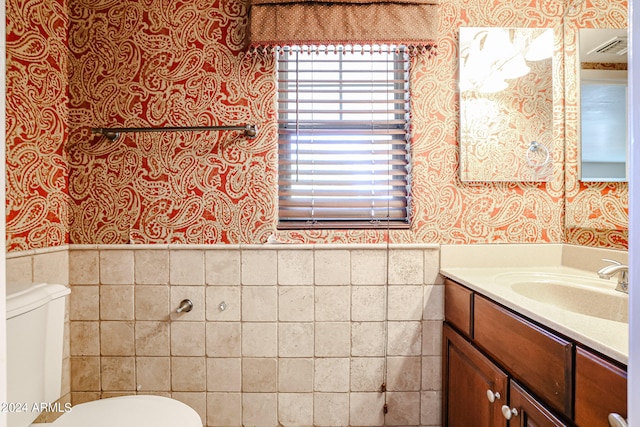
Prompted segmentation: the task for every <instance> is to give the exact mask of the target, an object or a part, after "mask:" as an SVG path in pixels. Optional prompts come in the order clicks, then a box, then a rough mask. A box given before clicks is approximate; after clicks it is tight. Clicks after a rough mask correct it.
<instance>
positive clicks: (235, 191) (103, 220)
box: [7, 0, 626, 251]
mask: <svg viewBox="0 0 640 427" xmlns="http://www.w3.org/2000/svg"><path fill="white" fill-rule="evenodd" d="M63 1H65V0H59V3H58V2H55V1H53V0H46V1H43V2H37V3H32V2H26V1H19V0H9V1H8V2H7V5H8V11H7V67H8V68H7V82H8V87H7V95H8V96H7V98H8V100H7V116H8V119H7V174H8V188H7V213H8V218H7V221H8V222H7V248H8V250H10V251H11V250H25V249H31V248H38V247H46V246H55V245H60V244H64V243H75V244H90V243H102V244H109V243H135V244H142V243H206V244H209V243H259V242H264V241H266V239H267V237H268V236H269V235H270V234H271V233H272V232H274V231H275V225H276V222H277V188H276V168H277V149H276V103H275V101H276V84H275V72H274V71H275V70H274V61H273V58H271V57H261V56H257V55H251V56H249V55H246V54H245V44H246V29H247V1H246V0H231V1H223V0H218V1H211V0H207V1H203V0H186V1H182V2H175V1H169V0H91V1H89V0H66V3H63ZM561 3H562V2H559V1H556V0H549V1H543V2H538V1H528V2H524V3H523V2H519V3H518V4H514V3H512V2H502V1H498V0H473V1H471V0H453V1H444V2H441V5H440V10H441V16H440V36H439V39H438V55H437V56H436V57H435V58H431V59H428V58H426V57H424V58H422V57H418V58H414V59H413V63H412V75H411V85H412V126H413V129H412V130H413V140H412V174H413V179H412V195H413V199H412V204H413V212H412V218H413V220H412V227H411V229H410V230H392V231H391V235H390V236H387V233H386V231H377V230H351V231H337V230H315V231H300V232H294V231H287V232H280V233H278V234H279V236H280V237H281V238H282V239H289V240H291V241H296V242H358V243H368V242H382V241H385V240H386V239H390V240H391V241H393V242H401V243H409V242H416V243H422V242H435V243H487V242H488V243H492V242H496V243H516V242H562V241H565V239H566V237H565V219H567V220H569V219H570V221H567V222H568V224H569V225H571V229H570V232H568V234H567V236H568V241H570V242H586V243H587V244H590V245H598V246H616V247H624V246H625V245H626V219H625V217H624V214H625V213H626V199H625V198H624V194H625V192H626V185H624V184H617V185H614V186H611V185H606V184H601V185H599V184H593V185H590V186H589V187H586V186H583V185H581V184H579V183H578V181H577V179H576V176H575V175H576V173H575V172H574V171H573V164H571V163H568V165H567V168H566V173H565V168H564V167H563V165H564V161H565V139H564V138H565V136H564V135H565V126H564V123H565V121H564V113H565V111H564V80H565V79H564V72H565V70H564V67H563V63H564V62H563V58H564V55H563V49H562V47H563V42H562V40H563V32H565V33H566V31H564V29H563V23H562V14H563V11H564V6H563V5H562V4H561ZM601 3H603V2H600V3H597V4H593V5H592V3H591V1H590V0H587V1H586V2H585V5H588V6H589V7H591V6H593V8H595V9H596V12H594V13H595V14H596V15H597V16H598V17H597V18H596V17H594V18H592V21H590V22H594V23H597V22H600V21H599V20H601V19H604V21H603V22H608V21H607V19H611V20H614V21H616V22H618V23H622V21H621V20H620V19H618V17H620V16H622V15H624V16H626V1H624V2H604V3H606V4H601ZM601 15H603V16H607V17H608V16H609V15H612V17H611V18H599V17H600V16H601ZM624 16H623V17H624ZM460 26H511V27H540V28H542V27H550V28H553V29H554V33H555V40H556V54H555V57H554V61H555V62H554V73H555V74H554V86H555V87H554V138H553V139H554V140H553V147H554V150H553V158H554V173H553V177H552V178H551V180H550V182H548V183H537V184H534V183H478V184H466V183H464V184H463V183H461V182H460V180H459V178H458V174H459V171H458V164H459V162H458V160H459V154H458V132H459V107H458V103H459V101H458V90H457V77H458V76H457V73H458V71H457V70H458V41H457V38H458V29H459V27H460ZM67 55H68V57H67ZM568 83H569V84H570V82H568ZM574 109H575V107H574ZM568 112H569V113H570V114H571V112H572V111H571V110H570V109H569V110H568ZM244 124H256V125H257V126H258V128H259V134H258V137H257V138H255V139H246V138H245V137H244V135H243V134H242V132H234V131H225V132H178V133H138V134H123V135H122V136H121V137H120V139H119V140H118V141H115V142H111V141H109V140H108V139H106V138H105V137H103V136H100V135H93V134H91V128H92V127H109V126H118V127H119V126H126V127H160V126H205V125H244ZM567 127H568V128H569V126H567ZM567 142H568V144H574V145H575V141H573V140H570V139H567ZM566 153H567V154H566V156H567V160H568V161H571V162H574V163H575V149H574V148H572V147H567V150H566ZM594 188H595V189H596V190H593V189H594ZM590 191H600V193H601V194H602V195H603V196H604V195H611V197H603V198H602V201H598V200H597V199H596V200H595V201H594V199H593V198H589V203H584V204H582V202H581V201H580V196H581V195H582V193H583V192H590ZM565 192H566V193H567V195H568V196H569V197H567V198H566V201H567V203H568V205H567V208H570V209H567V210H566V211H565ZM618 196H620V197H618ZM593 203H595V207H596V208H597V209H599V211H600V212H602V218H601V219H600V218H599V219H598V220H599V222H594V221H591V220H586V221H583V218H582V217H583V216H584V213H585V212H587V211H588V212H590V215H591V216H594V213H593V212H595V211H593V209H594V205H593ZM569 215H571V217H569ZM585 233H586V234H585Z"/></svg>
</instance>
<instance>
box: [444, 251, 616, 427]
mask: <svg viewBox="0 0 640 427" xmlns="http://www.w3.org/2000/svg"><path fill="white" fill-rule="evenodd" d="M565 249H566V248H565ZM499 250H504V248H501V249H499ZM559 250H560V252H562V251H563V248H560V249H559ZM457 255H463V256H462V257H461V258H459V259H464V260H466V261H467V264H469V262H471V263H474V262H475V263H477V265H475V266H474V265H472V266H471V268H468V267H459V266H456V265H454V264H455V262H453V263H449V262H448V261H447V260H446V250H445V251H443V257H445V258H443V261H442V264H443V265H444V268H442V269H441V274H442V275H443V276H444V277H445V279H444V287H445V298H444V300H445V323H444V326H443V355H442V356H443V371H442V373H443V426H448V427H457V426H464V427H469V426H492V427H498V426H503V427H506V426H507V425H509V426H516V425H517V426H540V427H542V426H571V427H575V426H577V427H600V426H602V427H609V426H610V425H611V426H615V427H618V426H624V425H625V424H624V419H626V416H627V390H626V386H627V374H626V364H627V356H628V347H627V343H626V341H627V339H628V318H627V316H628V311H627V310H628V309H627V305H626V299H627V297H626V294H625V295H623V294H621V293H617V291H615V290H614V288H615V281H613V282H612V283H609V281H606V280H599V279H597V276H596V278H593V279H592V278H591V277H590V276H589V275H588V274H586V273H585V272H584V271H581V270H579V269H574V268H572V267H568V266H566V265H561V262H560V260H558V263H557V264H555V265H554V261H553V260H552V259H549V260H548V261H549V262H548V263H547V262H544V261H540V260H539V259H538V265H536V266H531V265H524V264H522V263H523V261H517V260H516V259H513V260H512V263H510V262H509V260H508V258H510V257H513V255H505V259H502V261H503V262H504V261H505V260H506V264H507V265H509V264H511V265H512V266H513V265H515V267H508V268H505V267H503V266H499V265H492V264H491V263H490V262H489V263H483V262H482V260H479V259H478V257H474V256H469V255H470V254H459V253H458V254H457ZM480 258H481V257H480ZM490 258H492V259H494V260H495V259H500V257H497V258H493V257H490ZM516 258H518V257H517V255H516ZM518 259H520V260H522V259H527V258H526V257H521V258H518ZM559 259H563V260H566V257H563V256H562V255H561V256H560V257H559ZM469 260H472V261H469ZM518 262H520V263H521V264H522V265H518ZM545 264H547V265H545ZM487 266H488V267H487ZM563 281H566V282H563ZM529 290H532V291H531V292H529ZM565 290H566V291H567V293H564V294H563V292H564V291H565ZM527 292H529V293H527ZM555 299H558V301H556V300H555ZM598 307H601V308H602V310H601V311H598ZM591 310H594V311H592V312H591ZM610 414H614V415H611V417H617V418H618V419H619V420H620V421H622V422H623V423H622V424H615V423H613V424H610V420H609V418H610Z"/></svg>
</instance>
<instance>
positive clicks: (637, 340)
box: [628, 0, 640, 427]
mask: <svg viewBox="0 0 640 427" xmlns="http://www.w3.org/2000/svg"><path fill="white" fill-rule="evenodd" d="M629 12H630V13H629V17H630V19H629V27H630V34H631V42H630V46H631V49H630V50H629V52H630V57H629V58H630V61H629V63H630V71H631V72H630V73H629V76H630V78H629V93H630V95H631V96H629V114H630V118H631V120H629V123H630V129H629V131H630V132H629V134H630V136H631V149H630V150H629V151H630V164H629V170H630V180H629V181H630V183H629V260H630V261H629V265H630V269H631V272H630V274H631V276H630V280H631V286H630V291H629V296H630V298H629V304H630V316H629V328H630V331H629V339H630V343H629V377H628V379H629V382H628V392H629V398H628V402H629V404H628V407H629V414H628V416H629V425H630V426H634V427H636V426H640V336H638V334H639V333H640V288H638V287H637V285H638V284H639V283H640V282H639V278H640V79H638V78H637V77H638V75H639V74H638V73H640V1H634V0H632V1H630V2H629Z"/></svg>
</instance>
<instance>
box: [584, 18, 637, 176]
mask: <svg viewBox="0 0 640 427" xmlns="http://www.w3.org/2000/svg"><path fill="white" fill-rule="evenodd" d="M579 46H580V50H579V52H580V53H579V55H580V180H581V181H602V182H609V181H626V180H627V175H628V174H627V152H628V146H629V144H628V137H627V30H625V29H601V28H582V29H580V34H579Z"/></svg>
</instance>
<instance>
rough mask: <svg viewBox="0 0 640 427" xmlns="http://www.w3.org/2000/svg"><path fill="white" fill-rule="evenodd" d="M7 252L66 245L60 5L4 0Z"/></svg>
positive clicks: (64, 58) (63, 42)
mask: <svg viewBox="0 0 640 427" xmlns="http://www.w3.org/2000/svg"><path fill="white" fill-rule="evenodd" d="M6 8H7V9H6V14H7V22H6V42H7V46H6V48H7V62H6V91H7V96H6V122H5V126H6V159H7V165H6V212H7V218H6V221H7V222H6V229H7V238H6V245H7V250H8V251H12V250H25V249H31V248H42V247H48V246H58V245H61V244H64V243H66V242H68V220H67V217H68V211H69V202H70V201H69V197H68V188H67V176H68V168H67V162H66V159H65V152H64V145H65V141H66V140H67V135H68V129H69V125H68V116H69V111H68V101H69V97H68V93H67V47H66V44H67V29H68V19H67V11H66V5H65V0H58V1H46V2H35V1H30V0H15V1H14V0H9V1H7V2H6Z"/></svg>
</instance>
